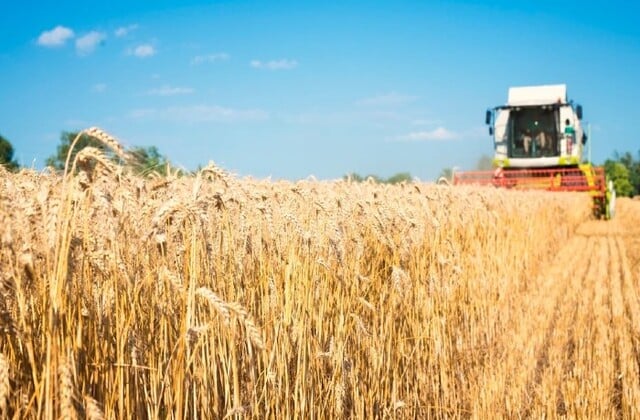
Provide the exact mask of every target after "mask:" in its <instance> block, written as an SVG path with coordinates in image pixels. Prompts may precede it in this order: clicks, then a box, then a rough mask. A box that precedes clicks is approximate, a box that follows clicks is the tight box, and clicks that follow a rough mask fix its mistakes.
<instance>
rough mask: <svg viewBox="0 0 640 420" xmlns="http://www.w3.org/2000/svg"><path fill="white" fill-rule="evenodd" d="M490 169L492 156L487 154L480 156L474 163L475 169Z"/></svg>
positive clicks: (491, 167)
mask: <svg viewBox="0 0 640 420" xmlns="http://www.w3.org/2000/svg"><path fill="white" fill-rule="evenodd" d="M490 169H493V158H492V157H491V156H487V155H482V156H480V158H479V159H478V162H477V163H476V170H478V171H488V170H490Z"/></svg>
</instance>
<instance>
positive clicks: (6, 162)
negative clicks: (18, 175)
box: [0, 135, 20, 171]
mask: <svg viewBox="0 0 640 420" xmlns="http://www.w3.org/2000/svg"><path fill="white" fill-rule="evenodd" d="M14 153H15V152H14V150H13V145H12V144H11V142H9V140H7V139H5V138H4V137H2V135H0V165H2V166H4V167H5V168H7V169H8V170H10V171H15V170H17V169H18V168H19V167H20V166H19V165H18V162H17V161H16V160H15V159H14V158H13V155H14Z"/></svg>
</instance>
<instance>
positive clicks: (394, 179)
mask: <svg viewBox="0 0 640 420" xmlns="http://www.w3.org/2000/svg"><path fill="white" fill-rule="evenodd" d="M412 180H413V177H412V176H411V174H410V173H409V172H398V173H397V174H394V175H391V176H390V177H389V178H387V180H386V181H385V182H387V183H388V184H400V183H401V182H411V181H412Z"/></svg>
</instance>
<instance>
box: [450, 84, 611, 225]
mask: <svg viewBox="0 0 640 420" xmlns="http://www.w3.org/2000/svg"><path fill="white" fill-rule="evenodd" d="M581 120H582V107H581V106H580V105H576V106H574V104H573V101H568V100H567V87H566V85H546V86H526V87H512V88H509V99H508V102H507V104H506V105H503V106H497V107H495V108H493V109H491V110H488V111H487V115H486V121H485V122H486V123H487V125H489V134H490V135H492V136H493V145H494V150H495V156H494V159H493V165H494V167H495V170H493V171H470V172H456V173H454V174H453V183H454V185H463V184H475V185H493V186H496V187H503V188H514V189H539V190H548V191H581V192H584V193H588V194H590V195H591V197H592V198H593V207H594V208H593V210H594V214H595V215H596V216H597V217H600V218H606V219H609V218H611V217H612V216H613V212H614V204H615V191H614V190H613V184H612V183H611V182H607V180H606V176H605V173H604V168H602V167H594V166H592V165H591V164H590V163H588V162H587V163H585V162H583V160H582V151H583V148H584V145H585V144H586V142H587V136H586V135H585V133H584V131H583V129H582V125H581V123H580V122H581Z"/></svg>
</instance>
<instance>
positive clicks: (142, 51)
mask: <svg viewBox="0 0 640 420" xmlns="http://www.w3.org/2000/svg"><path fill="white" fill-rule="evenodd" d="M127 54H128V55H135V56H136V57H138V58H146V57H151V56H154V55H156V49H155V48H154V47H153V45H151V44H141V45H138V46H137V47H135V48H130V49H129V50H127Z"/></svg>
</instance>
